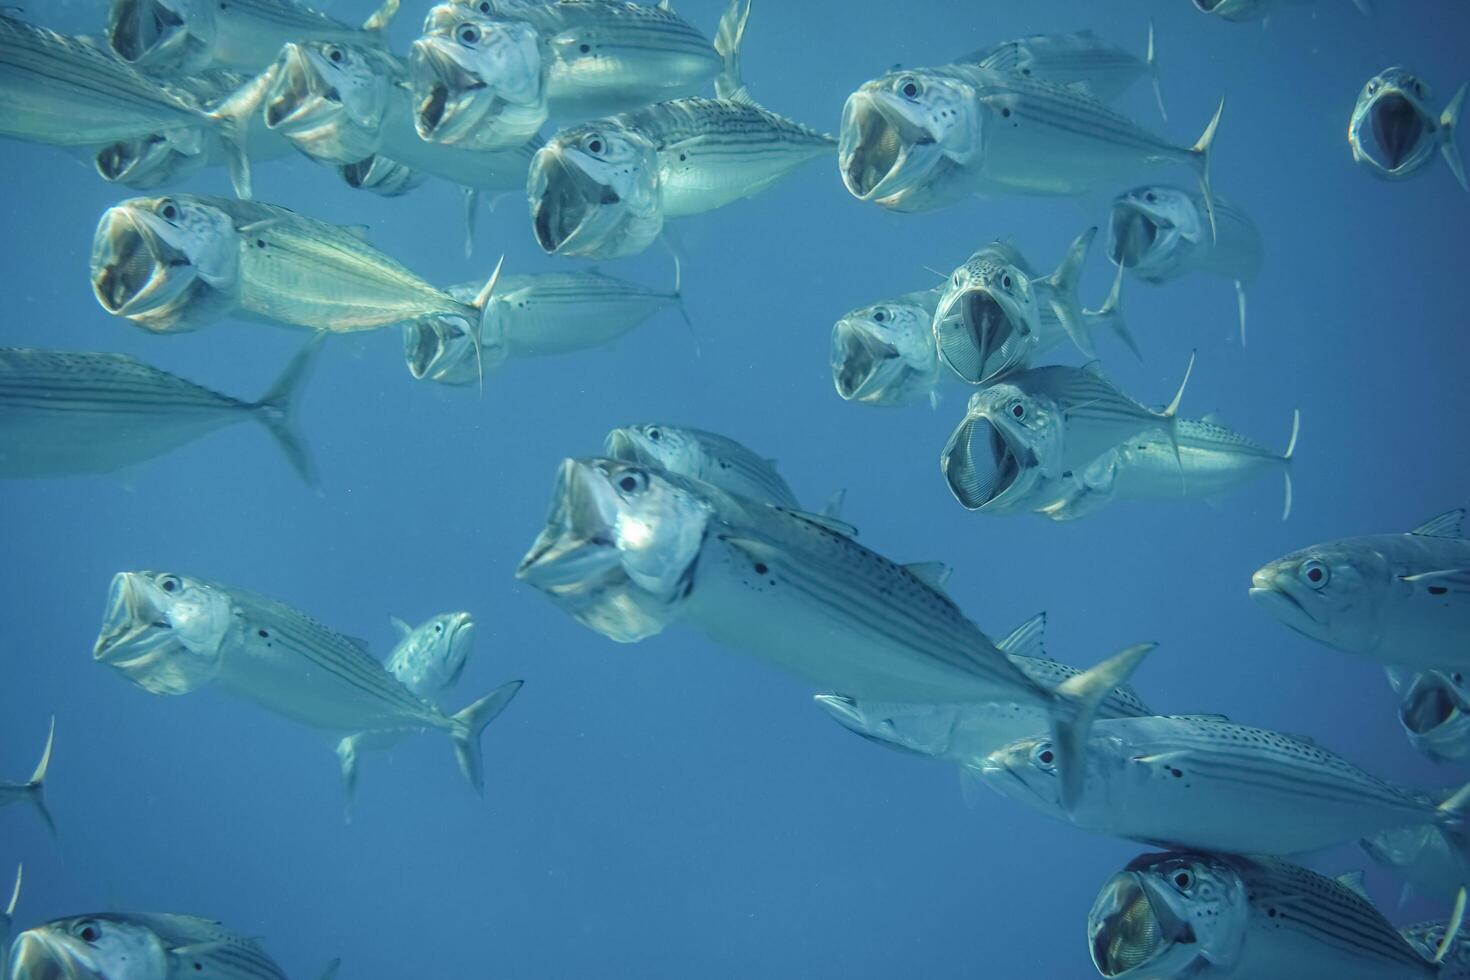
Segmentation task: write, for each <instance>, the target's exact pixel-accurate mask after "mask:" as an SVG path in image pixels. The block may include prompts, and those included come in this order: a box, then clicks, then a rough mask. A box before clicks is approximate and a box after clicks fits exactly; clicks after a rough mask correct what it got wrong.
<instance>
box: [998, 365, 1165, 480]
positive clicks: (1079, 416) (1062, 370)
mask: <svg viewBox="0 0 1470 980" xmlns="http://www.w3.org/2000/svg"><path fill="white" fill-rule="evenodd" d="M1004 383H1005V384H1007V385H1011V386H1013V387H1015V388H1017V389H1019V390H1020V391H1021V392H1023V393H1024V394H1025V395H1027V396H1030V397H1031V398H1032V399H1034V400H1035V401H1038V402H1041V401H1045V402H1047V403H1049V406H1050V410H1051V411H1052V413H1054V414H1055V416H1056V418H1057V419H1058V421H1059V422H1060V424H1061V427H1062V443H1061V452H1060V453H1059V454H1058V456H1057V458H1056V459H1055V461H1054V462H1053V463H1052V469H1053V470H1054V471H1055V475H1064V474H1066V473H1069V472H1079V471H1081V470H1083V469H1084V468H1086V467H1087V466H1088V465H1089V464H1091V463H1092V462H1093V461H1094V460H1096V459H1097V458H1098V457H1100V456H1102V455H1103V454H1105V453H1107V452H1110V451H1111V450H1113V449H1114V448H1116V447H1117V446H1118V445H1119V444H1121V443H1122V442H1123V441H1124V440H1125V439H1129V438H1136V437H1138V436H1139V435H1142V434H1144V433H1148V432H1152V431H1155V430H1159V431H1163V430H1164V427H1165V426H1166V425H1167V422H1168V420H1167V419H1166V418H1165V417H1164V416H1163V415H1162V414H1160V413H1159V412H1156V411H1154V410H1152V409H1150V408H1148V407H1146V406H1144V405H1141V404H1139V403H1138V402H1136V401H1134V400H1133V399H1131V398H1129V397H1128V396H1127V395H1125V394H1123V392H1121V391H1119V390H1118V389H1117V387H1116V386H1114V385H1113V383H1112V382H1111V381H1109V380H1108V379H1107V378H1105V377H1104V376H1103V375H1102V373H1101V372H1100V371H1098V370H1096V369H1095V368H1094V367H1092V366H1088V367H1085V368H1073V367H1060V366H1053V367H1042V368H1032V369H1030V370H1028V371H1022V372H1020V373H1018V374H1014V375H1012V376H1010V377H1009V378H1007V379H1006V381H1005V382H1004ZM1028 411H1030V410H1029V409H1028Z"/></svg>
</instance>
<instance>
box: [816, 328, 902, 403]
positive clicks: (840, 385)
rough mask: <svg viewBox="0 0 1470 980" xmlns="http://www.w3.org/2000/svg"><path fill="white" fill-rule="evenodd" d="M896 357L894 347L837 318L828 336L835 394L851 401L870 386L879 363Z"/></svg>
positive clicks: (875, 376)
mask: <svg viewBox="0 0 1470 980" xmlns="http://www.w3.org/2000/svg"><path fill="white" fill-rule="evenodd" d="M898 359H899V353H898V349H897V348H896V347H894V346H893V345H892V344H889V343H887V342H886V341H883V340H879V339H878V338H877V337H874V336H873V334H872V333H871V332H870V331H868V330H866V329H864V328H863V327H862V326H861V325H859V324H855V323H852V322H851V321H849V320H841V321H838V324H837V328H836V330H835V331H834V333H833V337H832V380H833V382H834V383H835V384H836V386H837V394H839V395H841V396H842V398H843V399H845V400H847V401H852V400H853V399H855V398H859V397H860V396H861V395H863V394H864V393H866V392H867V390H868V389H869V388H870V387H873V386H874V385H873V382H874V381H876V380H878V375H879V373H880V371H882V369H883V367H884V366H885V365H887V364H888V363H889V362H890V361H895V360H898Z"/></svg>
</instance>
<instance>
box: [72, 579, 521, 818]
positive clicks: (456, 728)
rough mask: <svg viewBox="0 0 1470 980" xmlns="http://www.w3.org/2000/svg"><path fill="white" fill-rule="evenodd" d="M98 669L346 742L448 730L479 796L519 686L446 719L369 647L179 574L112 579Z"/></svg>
mask: <svg viewBox="0 0 1470 980" xmlns="http://www.w3.org/2000/svg"><path fill="white" fill-rule="evenodd" d="M93 659H95V660H96V661H97V662H99V663H102V664H106V665H107V666H109V667H112V668H113V669H114V670H116V671H118V672H119V673H121V674H122V675H123V676H124V677H126V678H127V679H128V680H129V681H131V682H132V683H133V684H135V685H137V686H138V687H140V688H142V689H143V690H145V691H147V692H148V693H150V694H164V695H180V694H189V693H191V692H193V691H197V690H199V689H200V688H202V687H205V686H206V685H210V686H214V687H217V688H220V689H221V690H224V691H226V692H228V693H230V694H233V695H235V696H237V697H240V698H243V699H245V700H247V701H253V702H255V703H256V704H258V705H260V706H261V707H263V708H265V709H266V710H268V711H271V712H273V713H275V714H278V715H281V716H282V717H284V718H287V719H289V720H291V721H295V722H298V723H300V724H303V725H307V726H309V727H312V728H316V729H318V730H321V731H325V732H328V733H330V734H334V735H336V736H338V737H339V738H344V739H345V738H351V737H353V736H357V735H360V734H362V733H368V734H369V735H371V736H377V735H389V736H391V735H397V734H411V733H414V732H421V731H436V732H442V733H443V734H445V735H446V736H448V738H449V740H450V741H451V743H453V746H454V754H455V757H456V758H457V759H458V761H459V767H460V771H461V772H462V773H464V776H465V778H466V779H467V780H469V783H470V785H471V786H473V787H474V788H475V790H476V791H483V787H484V774H483V766H482V763H481V756H480V734H481V733H482V732H483V731H484V730H485V726H487V725H488V724H490V722H492V721H494V720H495V718H496V717H497V716H499V714H500V713H501V712H502V711H503V710H505V707H506V705H508V704H509V703H510V701H511V699H512V698H513V697H515V694H516V692H517V691H518V690H520V687H521V682H520V681H511V682H510V683H508V684H504V685H502V686H500V687H499V688H496V689H495V690H494V691H492V692H490V693H489V694H488V695H486V696H485V697H483V698H480V699H479V700H478V701H475V702H474V703H472V704H470V705H469V706H468V707H466V708H464V709H462V710H461V711H459V712H456V713H455V714H446V713H444V712H443V711H441V710H440V709H439V708H438V707H437V706H436V705H434V704H432V703H431V702H429V701H426V700H425V699H424V698H422V697H420V696H419V695H418V694H416V693H415V692H414V691H413V690H412V689H411V688H410V687H409V686H408V685H407V684H406V683H404V681H402V680H400V679H399V678H397V677H395V676H394V675H393V674H391V673H389V672H388V670H387V668H385V667H384V665H383V664H381V663H379V662H378V661H377V660H376V659H375V658H374V657H373V656H372V655H371V654H370V653H368V651H367V649H366V648H365V647H364V646H363V645H362V644H361V643H360V642H359V641H355V640H353V639H351V638H350V637H346V636H343V635H341V634H340V633H336V632H333V631H332V630H330V629H328V628H326V627H325V626H322V625H321V624H320V623H317V622H314V621H313V620H311V619H309V618H308V617H306V616H304V615H302V614H301V613H300V612H298V611H296V610H295V609H293V608H292V607H290V606H288V605H286V604H285V603H283V602H280V601H279V600H276V599H271V598H267V597H266V596H262V595H258V594H256V593H253V592H248V591H245V590H243V589H237V588H234V587H233V586H224V585H218V584H215V583H211V582H206V581H203V580H201V579H195V578H190V577H187V576H183V575H176V574H173V573H171V572H119V573H118V574H117V575H115V576H114V577H113V580H112V584H111V587H110V588H109V591H108V597H107V608H106V611H105V613H104V616H103V621H102V629H101V632H100V633H99V634H98V637H97V643H96V646H95V647H94V649H93Z"/></svg>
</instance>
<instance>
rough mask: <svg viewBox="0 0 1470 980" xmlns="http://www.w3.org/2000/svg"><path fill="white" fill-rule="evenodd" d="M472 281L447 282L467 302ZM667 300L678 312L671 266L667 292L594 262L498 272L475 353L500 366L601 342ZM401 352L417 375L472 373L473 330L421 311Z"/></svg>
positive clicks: (467, 379) (443, 378) (468, 376)
mask: <svg viewBox="0 0 1470 980" xmlns="http://www.w3.org/2000/svg"><path fill="white" fill-rule="evenodd" d="M478 288H479V287H478V284H476V283H464V284H462V285H459V286H452V287H450V289H449V295H451V296H453V297H455V298H456V299H460V300H464V301H466V302H468V301H470V300H472V299H473V298H474V296H475V294H476V291H477V289H478ZM670 307H675V308H677V309H678V310H679V312H680V313H683V312H684V297H683V293H682V292H681V290H680V285H679V281H678V276H677V274H676V275H675V281H674V288H673V290H672V291H671V292H670V291H663V290H658V289H654V288H651V287H649V286H644V285H641V284H640V283H636V282H630V281H629V280H626V279H617V278H614V277H613V276H609V275H605V274H603V273H601V272H598V271H596V270H595V269H578V270H576V271H575V272H535V273H530V274H527V275H518V276H516V275H512V276H502V277H501V279H500V282H499V283H497V284H496V287H495V293H494V295H493V296H491V297H490V302H489V303H488V304H487V305H486V307H485V315H484V317H483V323H484V325H483V333H482V336H481V337H480V349H481V351H482V353H481V355H480V356H481V357H482V358H483V362H484V365H485V366H486V367H498V366H500V365H502V364H504V363H505V362H506V361H507V360H508V359H510V358H513V357H546V356H554V355H560V354H570V353H573V352H575V351H579V350H590V349H593V348H596V347H602V346H604V345H606V344H610V343H612V342H613V341H615V340H617V339H618V338H619V337H621V336H623V335H624V334H626V333H628V332H629V331H630V330H632V329H633V328H635V327H637V326H638V325H639V324H641V323H643V322H644V321H645V320H648V319H649V318H650V317H653V316H655V315H656V314H658V313H659V312H660V311H662V310H666V309H668V308H670ZM686 320H687V316H686ZM403 355H404V359H405V360H406V361H407V363H408V370H409V373H410V374H412V375H413V377H414V378H415V379H417V380H419V381H434V382H437V383H439V384H446V385H464V384H472V383H473V382H474V381H475V372H476V362H475V356H476V348H475V338H474V335H473V334H472V333H470V332H469V331H468V330H466V329H465V328H464V324H463V321H462V320H461V319H460V318H458V317H452V316H450V317H446V316H434V317H424V318H420V319H418V320H415V321H414V322H412V323H408V324H404V326H403Z"/></svg>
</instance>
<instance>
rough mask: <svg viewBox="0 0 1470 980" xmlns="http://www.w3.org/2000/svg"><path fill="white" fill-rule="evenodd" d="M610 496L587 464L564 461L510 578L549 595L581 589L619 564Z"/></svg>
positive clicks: (614, 510) (597, 473) (613, 503)
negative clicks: (541, 522) (547, 509)
mask: <svg viewBox="0 0 1470 980" xmlns="http://www.w3.org/2000/svg"><path fill="white" fill-rule="evenodd" d="M617 520H618V508H617V499H616V495H615V493H614V491H613V489H612V487H611V485H610V484H609V483H608V481H607V479H606V477H605V476H604V475H603V474H602V473H601V472H600V471H599V470H597V469H596V468H595V467H594V466H592V465H591V464H589V463H587V462H585V461H582V460H575V459H568V460H564V461H563V462H562V464H561V468H560V469H559V470H558V471H557V474H556V485H555V487H554V488H553V490H552V504H551V513H550V514H549V515H548V516H547V519H546V527H545V528H543V529H542V531H541V534H540V535H539V536H538V537H537V538H536V541H535V543H534V544H532V546H531V549H530V550H529V551H527V552H526V554H525V557H523V558H522V559H521V563H520V565H519V566H518V567H517V568H516V578H518V579H520V580H521V581H524V582H529V583H530V584H532V585H534V586H536V587H537V588H539V589H542V590H544V591H547V592H551V593H553V594H557V593H566V592H575V591H578V590H582V589H586V588H588V587H590V586H592V585H594V584H595V583H597V582H598V581H599V580H600V579H602V578H603V577H604V576H606V575H607V574H608V573H609V572H611V571H613V570H615V569H618V568H620V565H621V562H620V557H619V554H618V548H617V543H616V541H615V539H614V531H613V529H614V527H615V526H616V523H617Z"/></svg>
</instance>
